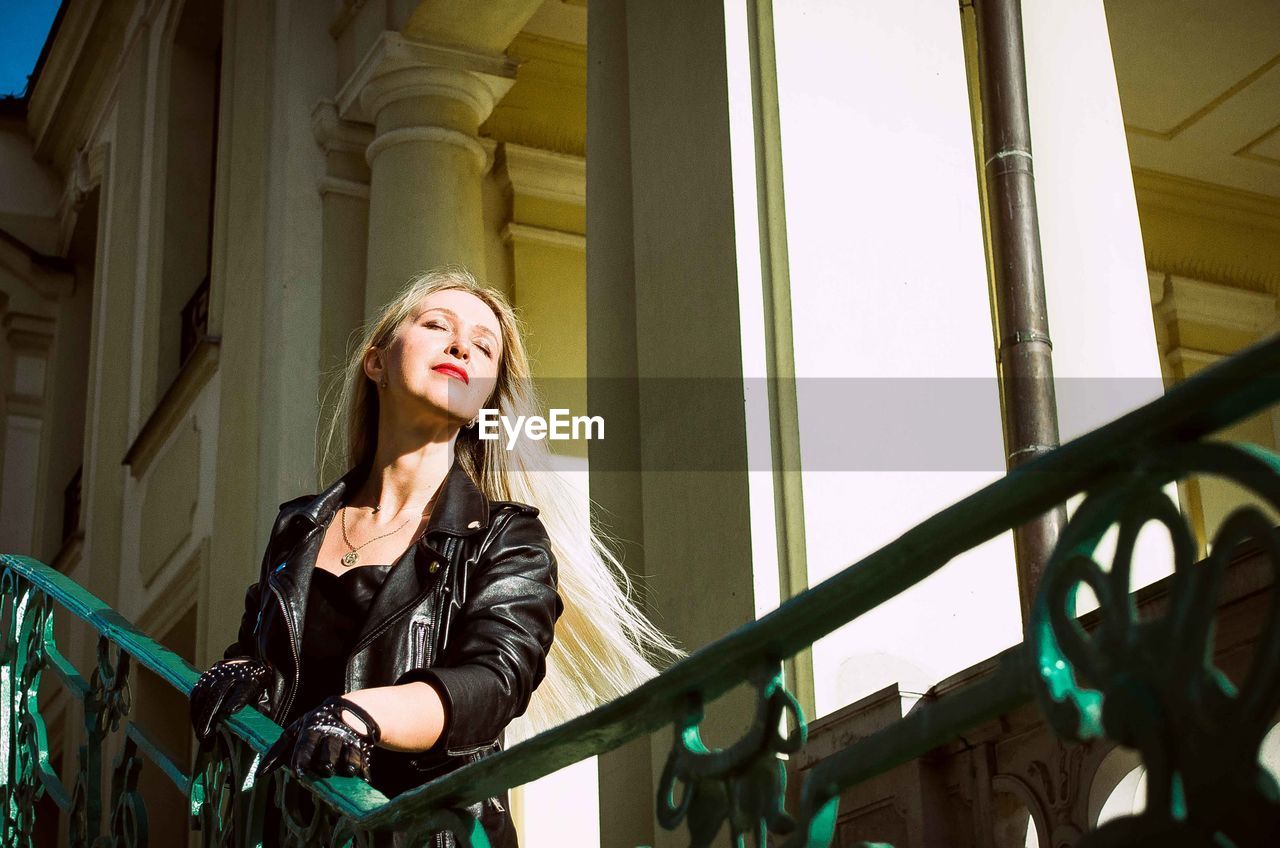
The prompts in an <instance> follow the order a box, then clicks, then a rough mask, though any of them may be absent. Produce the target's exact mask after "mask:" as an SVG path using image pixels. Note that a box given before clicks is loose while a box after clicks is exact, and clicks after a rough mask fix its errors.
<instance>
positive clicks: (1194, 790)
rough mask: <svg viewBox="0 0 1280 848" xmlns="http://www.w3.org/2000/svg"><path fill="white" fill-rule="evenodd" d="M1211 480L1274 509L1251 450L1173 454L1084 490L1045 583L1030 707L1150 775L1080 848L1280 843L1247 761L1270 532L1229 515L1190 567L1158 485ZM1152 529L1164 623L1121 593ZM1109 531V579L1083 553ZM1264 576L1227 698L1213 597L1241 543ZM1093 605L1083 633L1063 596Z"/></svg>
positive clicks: (1247, 513)
mask: <svg viewBox="0 0 1280 848" xmlns="http://www.w3.org/2000/svg"><path fill="white" fill-rule="evenodd" d="M1192 475H1217V476H1221V477H1225V478H1227V479H1228V480H1231V481H1232V482H1234V483H1236V484H1238V485H1240V486H1243V487H1244V488H1246V489H1248V490H1249V491H1250V492H1251V493H1253V494H1254V495H1255V496H1256V497H1257V498H1258V499H1259V500H1261V501H1262V502H1263V503H1265V504H1267V505H1269V506H1270V507H1271V508H1272V509H1274V510H1277V511H1280V457H1277V456H1276V455H1274V454H1271V453H1269V452H1266V451H1264V450H1262V449H1260V448H1257V447H1254V446H1249V445H1229V444H1225V443H1213V442H1206V443H1199V444H1188V445H1181V446H1176V447H1170V448H1168V449H1166V450H1162V451H1160V452H1158V453H1154V454H1152V455H1150V456H1147V457H1144V458H1142V459H1140V460H1139V462H1138V463H1137V466H1136V468H1135V469H1134V470H1133V471H1131V472H1127V473H1124V474H1121V475H1117V476H1116V477H1114V478H1113V479H1112V480H1111V481H1110V482H1109V483H1108V484H1107V485H1105V486H1103V487H1100V488H1098V489H1096V490H1091V491H1090V492H1089V494H1088V497H1087V498H1086V500H1085V501H1084V503H1083V504H1081V506H1080V507H1079V509H1078V510H1077V511H1076V513H1075V515H1074V516H1073V517H1072V519H1071V521H1070V523H1069V524H1068V526H1067V528H1066V530H1065V531H1064V533H1063V535H1062V538H1061V539H1060V540H1059V542H1058V546H1057V549H1056V550H1055V552H1054V555H1053V557H1052V559H1051V560H1050V563H1049V565H1048V568H1047V569H1046V573H1045V577H1044V583H1043V585H1042V587H1041V591H1040V595H1039V598H1038V599H1037V603H1036V607H1035V610H1034V612H1033V617H1032V621H1031V625H1030V635H1029V638H1028V641H1029V643H1030V644H1031V646H1032V649H1033V651H1034V655H1035V657H1036V658H1037V661H1038V671H1039V684H1040V685H1039V688H1038V694H1039V697H1040V701H1041V704H1042V706H1043V707H1044V709H1045V712H1046V714H1047V716H1048V718H1049V721H1050V724H1051V725H1052V726H1053V728H1054V730H1055V731H1056V732H1057V733H1058V734H1059V735H1061V736H1063V737H1065V738H1068V739H1076V740H1085V739H1092V738H1096V737H1099V736H1104V735H1105V736H1107V737H1110V738H1112V739H1114V740H1116V741H1117V742H1119V743H1120V744H1122V745H1125V746H1128V747H1131V748H1136V749H1137V750H1138V752H1139V753H1140V755H1141V757H1142V760H1143V763H1144V764H1145V765H1146V767H1147V781H1148V798H1147V805H1146V809H1145V811H1144V812H1142V813H1141V814H1139V815H1136V816H1129V817H1126V818H1122V819H1118V820H1115V821H1113V822H1109V823H1107V824H1106V825H1104V826H1103V827H1101V828H1099V829H1098V830H1097V831H1095V832H1093V833H1092V834H1090V835H1088V836H1087V837H1085V839H1084V841H1082V843H1081V845H1082V846H1087V848H1112V846H1115V848H1119V846H1130V845H1203V846H1222V845H1232V846H1236V848H1246V847H1247V846H1257V848H1262V846H1274V845H1280V787H1277V784H1276V781H1275V779H1274V778H1272V777H1271V775H1270V774H1269V773H1268V772H1266V771H1265V770H1264V769H1263V768H1262V767H1261V766H1260V764H1259V762H1258V754H1259V748H1260V746H1261V743H1262V739H1263V736H1264V735H1265V733H1266V731H1267V727H1268V725H1269V724H1270V722H1271V721H1273V720H1274V717H1275V715H1276V712H1277V709H1280V534H1277V532H1276V529H1275V527H1274V525H1273V522H1272V520H1270V519H1269V518H1268V517H1267V516H1266V515H1265V514H1264V513H1263V512H1262V511H1261V510H1260V509H1259V508H1257V507H1254V506H1245V507H1241V508H1239V509H1237V510H1236V511H1235V512H1233V513H1232V514H1231V515H1229V516H1228V517H1227V519H1226V520H1225V521H1224V522H1223V523H1222V525H1221V527H1220V528H1219V530H1218V531H1217V533H1216V535H1215V537H1214V539H1213V542H1212V546H1211V550H1210V554H1209V557H1208V560H1207V561H1206V562H1204V563H1203V564H1202V565H1201V566H1199V567H1197V566H1196V565H1195V560H1196V547H1195V542H1194V539H1193V536H1192V532H1191V529H1190V527H1189V526H1188V524H1187V521H1186V519H1184V518H1183V516H1182V515H1181V514H1180V513H1179V512H1178V508H1177V505H1176V504H1175V503H1174V502H1173V501H1172V500H1170V498H1169V497H1168V496H1167V495H1166V494H1165V493H1164V491H1163V490H1162V487H1163V486H1164V485H1166V484H1167V483H1168V482H1170V481H1171V480H1173V479H1177V478H1181V477H1187V476H1192ZM1150 522H1156V523H1157V524H1159V525H1162V526H1163V527H1164V528H1165V529H1166V530H1167V531H1168V533H1169V536H1170V539H1171V540H1172V544H1173V559H1174V576H1173V579H1172V586H1171V591H1170V604H1169V609H1168V611H1167V613H1166V614H1165V615H1163V616H1162V617H1160V618H1159V619H1156V620H1139V619H1138V617H1137V612H1136V608H1135V605H1134V602H1133V599H1132V596H1131V595H1130V593H1129V578H1130V571H1131V564H1132V563H1131V561H1132V557H1133V551H1134V546H1135V542H1136V540H1137V537H1138V533H1139V531H1140V530H1141V529H1142V528H1143V527H1144V526H1146V525H1147V524H1148V523H1150ZM1113 525H1118V529H1119V535H1118V538H1117V542H1116V549H1115V554H1114V557H1113V559H1112V562H1111V564H1110V568H1107V569H1104V568H1103V567H1102V565H1101V564H1100V563H1099V562H1098V561H1097V558H1096V556H1095V552H1096V550H1097V548H1098V545H1099V543H1100V541H1101V540H1102V537H1103V535H1104V534H1105V533H1106V532H1107V531H1108V530H1109V529H1110V528H1111V527H1112V526H1113ZM1245 544H1250V545H1256V546H1259V547H1260V548H1261V550H1262V553H1263V558H1264V559H1265V561H1266V562H1267V563H1268V564H1269V565H1270V568H1271V570H1272V578H1273V582H1272V585H1271V588H1270V590H1269V591H1270V597H1271V599H1270V615H1269V617H1268V619H1267V623H1266V626H1265V630H1264V632H1263V633H1262V635H1261V637H1260V640H1259V643H1258V648H1257V652H1256V654H1255V656H1254V657H1253V660H1252V665H1251V667H1250V670H1249V672H1248V674H1247V676H1246V677H1245V678H1244V680H1242V681H1241V683H1240V685H1239V687H1237V686H1236V685H1234V684H1233V683H1232V682H1231V681H1230V680H1228V679H1227V677H1226V676H1225V675H1224V674H1222V672H1221V671H1219V670H1218V669H1217V668H1216V667H1215V666H1214V664H1213V661H1212V649H1213V628H1214V620H1213V616H1214V610H1215V602H1216V596H1217V593H1218V589H1219V585H1220V583H1221V581H1222V576H1223V572H1224V569H1225V567H1226V565H1227V563H1228V562H1229V561H1230V559H1231V558H1232V556H1233V555H1234V554H1236V553H1238V552H1239V550H1240V548H1241V546H1242V545H1245ZM1082 585H1083V586H1087V587H1088V588H1089V589H1090V590H1092V591H1093V593H1094V595H1095V596H1096V597H1097V600H1098V603H1099V607H1100V616H1101V622H1100V624H1099V626H1098V628H1097V629H1096V631H1095V632H1093V633H1086V632H1085V630H1084V629H1083V628H1082V627H1081V625H1080V624H1079V622H1078V621H1077V620H1076V616H1075V608H1076V607H1075V601H1076V594H1077V591H1078V589H1079V587H1080V586H1082Z"/></svg>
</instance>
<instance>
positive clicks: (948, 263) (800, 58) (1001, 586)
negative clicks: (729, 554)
mask: <svg viewBox="0 0 1280 848" xmlns="http://www.w3.org/2000/svg"><path fill="white" fill-rule="evenodd" d="M774 15H775V18H776V31H777V55H778V77H779V80H778V82H779V92H780V99H781V117H782V144H783V167H784V171H785V179H786V203H787V229H788V245H789V250H790V260H791V291H792V308H793V313H794V331H795V350H796V366H797V372H798V374H799V378H800V386H799V400H800V415H801V440H802V451H803V454H804V467H805V473H804V502H805V503H804V506H805V516H806V520H805V532H806V534H807V544H808V557H809V575H810V582H811V584H813V583H817V582H818V581H820V580H822V579H824V578H826V577H828V576H830V575H831V574H833V573H834V572H836V571H838V570H840V569H841V568H843V567H844V566H846V565H848V564H850V563H852V562H855V561H857V560H858V559H860V558H861V557H863V556H865V555H866V554H869V553H871V552H872V551H874V550H876V549H878V548H880V547H882V546H883V545H884V544H886V543H888V542H890V541H892V540H893V539H894V538H895V537H896V536H897V535H899V534H900V533H902V532H903V531H905V530H907V529H909V528H910V527H912V526H914V525H916V524H918V523H919V522H920V521H922V520H924V519H925V518H927V517H928V516H929V515H931V514H933V513H935V512H937V511H938V510H940V509H942V508H944V507H946V506H948V505H950V504H952V503H954V502H955V501H957V500H959V499H960V498H961V497H963V496H965V495H967V494H969V493H971V492H972V491H974V490H975V489H978V488H980V487H982V486H983V485H985V484H987V483H989V482H991V481H993V480H995V479H997V478H998V477H999V476H1001V474H1002V473H1003V470H1004V469H1003V461H1002V455H1003V452H1002V443H1001V424H1000V415H999V400H998V394H997V391H996V385H995V362H994V356H993V347H992V346H993V339H992V330H991V317H990V305H989V300H988V294H987V278H986V271H985V266H984V258H983V241H982V231H981V226H980V221H979V209H978V194H977V178H976V171H975V166H974V154H973V148H972V133H971V130H970V119H969V106H968V96H967V92H966V78H965V67H964V55H963V42H962V39H961V32H960V16H959V12H958V11H957V9H956V6H955V4H954V3H951V2H946V0H908V2H900V3H892V4H872V3H847V2H821V0H797V2H788V3H785V4H783V3H779V4H775V6H774ZM1019 627H1020V624H1019V613H1018V597H1017V586H1016V581H1015V577H1014V567H1013V552H1012V542H1011V538H1010V536H1009V534H1005V535H1003V536H1001V537H998V538H997V539H994V540H992V541H990V542H989V543H987V544H985V545H983V546H981V547H979V548H977V549H975V550H973V551H970V552H967V553H966V554H964V555H962V556H960V557H958V558H957V559H956V560H955V561H953V562H952V563H951V564H949V565H948V566H946V567H945V568H944V569H943V570H942V571H940V572H939V573H937V574H936V575H934V576H933V577H931V578H929V579H928V580H926V581H925V582H923V583H921V584H919V585H918V586H916V587H914V588H913V589H911V590H910V591H908V592H907V593H905V594H904V595H902V596H900V597H899V598H898V599H896V600H894V601H892V602H890V603H888V604H885V605H883V606H881V607H880V608H878V609H877V610H875V611H873V612H872V613H870V614H868V615H866V616H864V617H863V618H862V619H860V620H858V621H855V622H853V623H851V624H850V625H847V626H846V627H844V628H842V629H841V630H839V631H837V632H836V633H834V634H832V635H831V636H829V637H827V638H826V639H823V640H821V641H820V642H818V643H817V644H816V645H815V647H814V665H815V677H816V702H817V712H818V714H819V715H821V714H824V713H827V712H830V711H832V710H833V709H835V708H837V707H839V706H841V705H843V704H846V703H849V702H850V701H852V700H855V699H857V698H859V697H862V696H864V695H867V694H869V693H871V692H873V691H875V690H877V689H879V688H881V687H883V686H884V685H887V684H889V683H893V682H900V683H901V684H902V686H903V688H904V689H906V690H908V691H917V692H921V691H924V689H925V688H926V687H927V686H929V685H931V684H932V683H934V682H936V681H937V680H939V679H940V678H942V677H944V676H946V675H947V674H949V673H951V672H954V671H958V670H960V669H962V668H964V667H966V666H968V665H969V664H971V663H974V662H976V661H979V660H981V659H984V658H985V657H988V656H990V655H991V654H993V653H995V652H996V651H998V650H1000V649H1002V648H1004V647H1006V646H1008V645H1011V644H1014V643H1016V642H1017V641H1019V640H1020V638H1021V636H1020V631H1019Z"/></svg>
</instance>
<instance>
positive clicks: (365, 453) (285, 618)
mask: <svg viewBox="0 0 1280 848" xmlns="http://www.w3.org/2000/svg"><path fill="white" fill-rule="evenodd" d="M521 335H522V333H521V328H520V326H519V322H518V319H517V318H516V316H515V314H514V312H513V310H512V309H511V307H510V306H509V305H508V304H507V303H506V302H505V300H504V299H503V298H502V297H501V296H500V295H499V294H497V293H496V292H494V291H492V290H490V289H488V288H486V287H484V286H481V285H480V284H479V283H477V282H476V280H475V279H474V278H473V277H472V276H471V275H470V274H467V273H466V272H464V271H460V270H456V269H445V270H442V271H435V272H430V273H427V274H424V275H422V276H420V277H418V278H417V279H415V280H413V281H412V282H410V284H409V285H407V286H406V287H405V289H404V290H403V291H402V292H401V293H400V294H399V295H398V296H397V297H396V298H395V299H394V300H393V301H392V302H391V303H389V304H388V305H387V306H386V308H385V309H383V311H382V313H381V315H380V316H379V317H378V318H377V319H376V320H375V321H373V322H372V324H371V325H370V326H369V327H368V329H367V330H366V332H365V334H364V337H363V339H362V340H361V343H360V344H359V345H358V346H357V348H356V349H355V351H354V353H353V356H352V358H351V359H350V361H349V362H348V364H347V367H346V369H345V372H344V377H343V381H342V385H341V390H340V396H339V399H338V403H337V408H336V411H335V415H334V418H333V420H332V422H331V426H330V428H329V433H328V439H327V442H326V446H327V447H326V462H324V463H322V466H327V465H329V464H330V460H331V458H332V457H333V454H334V451H333V446H334V444H335V443H338V444H341V445H343V446H344V448H345V450H344V452H343V453H342V454H341V455H340V456H339V457H338V459H339V460H340V461H341V462H342V465H343V467H345V468H348V469H349V470H348V471H347V472H346V473H345V474H343V475H342V477H341V478H340V479H338V480H337V481H336V482H334V483H332V484H331V485H330V486H328V487H327V488H326V489H324V491H323V492H321V493H320V494H318V495H306V496H303V497H300V498H296V499H294V500H292V501H289V502H287V503H285V504H283V505H282V506H281V509H280V513H279V515H278V516H277V518H276V521H275V525H274V527H273V529H272V531H271V536H270V539H269V540H268V543H267V548H266V552H265V554H264V556H263V562H262V568H261V574H260V576H259V580H258V582H257V583H256V584H254V585H253V586H251V587H250V588H249V591H248V593H247V595H246V598H245V611H244V616H243V619H242V621H241V624H240V632H239V637H238V638H237V640H236V642H235V643H234V644H232V645H231V646H230V647H229V648H228V649H227V651H226V653H225V657H226V659H224V660H223V661H221V662H218V663H215V664H214V666H213V667H212V668H210V669H209V671H207V672H205V673H204V674H203V675H202V676H201V677H200V680H199V682H198V683H197V684H196V687H195V689H194V690H193V692H192V695H191V712H192V723H193V725H194V727H195V731H196V735H197V737H198V738H199V739H200V740H201V743H202V744H205V743H207V740H208V739H209V738H210V737H211V735H212V734H213V733H214V730H215V727H216V724H217V723H218V721H220V720H221V719H222V718H224V717H226V716H228V715H230V714H231V713H232V712H234V711H235V710H237V709H239V708H240V707H241V706H244V705H245V704H248V703H256V704H258V705H259V706H260V707H262V708H263V709H264V711H266V712H267V713H268V714H269V715H271V716H272V717H273V718H274V719H275V720H276V721H277V722H278V723H280V724H281V725H284V726H285V732H284V733H283V735H282V736H281V737H280V741H279V742H278V743H277V744H276V745H275V747H273V748H272V749H271V750H270V751H268V752H267V754H266V755H265V756H264V759H263V766H262V770H263V771H264V772H266V771H270V770H271V769H273V768H275V767H278V766H281V765H287V766H289V767H291V768H293V769H295V770H297V771H301V772H305V773H308V774H312V775H319V776H328V775H331V774H344V775H358V776H361V777H364V778H365V779H366V780H368V781H369V782H370V783H371V784H372V785H373V786H375V787H376V788H378V789H380V790H381V791H383V792H384V793H386V794H387V795H389V796H394V795H397V794H399V793H401V792H403V791H405V790H407V789H409V788H412V787H415V786H419V785H421V784H423V783H425V782H427V781H429V780H431V779H433V778H436V777H439V776H440V775H442V774H445V773H447V772H449V771H452V770H453V769H455V768H458V767H459V766H462V765H465V764H466V763H469V762H474V761H475V760H476V759H479V758H480V757H483V756H487V755H489V754H491V753H493V752H495V751H497V750H499V749H500V748H501V745H502V741H503V739H504V737H505V741H506V743H507V744H513V743H514V742H517V741H520V740H521V739H524V738H526V737H528V736H530V735H533V734H534V733H536V732H539V731H541V730H543V729H546V728H548V727H551V726H553V725H555V724H559V723H561V722H563V721H565V720H567V719H569V718H572V717H573V716H575V715H578V714H581V713H582V712H585V711H587V710H589V709H591V708H592V707H594V706H596V705H598V704H600V703H603V702H605V701H607V700H610V699H612V698H615V697H617V696H618V695H620V694H623V693H625V692H627V691H629V690H630V689H632V688H634V687H635V686H636V685H638V684H639V683H641V682H643V681H644V680H646V679H648V678H649V677H651V676H653V675H654V674H655V673H656V672H655V663H657V662H662V661H667V660H670V659H672V658H674V657H677V656H679V655H680V654H681V653H682V652H681V651H680V650H679V649H678V648H676V647H675V646H674V645H673V644H672V643H671V642H670V641H669V640H668V639H667V638H666V637H665V636H664V635H663V634H662V633H661V632H660V631H658V630H657V629H656V628H654V627H653V625H652V624H650V623H649V622H648V620H647V619H646V618H645V617H644V615H643V614H642V613H641V612H640V611H639V609H638V608H637V606H636V605H635V604H634V603H633V602H632V600H631V599H630V598H629V593H630V585H629V583H628V582H627V579H626V573H625V571H623V570H622V568H621V567H620V565H619V563H618V562H617V560H616V558H615V557H614V556H613V554H612V553H611V552H610V551H609V549H608V548H607V547H606V546H605V545H604V544H603V543H602V541H601V540H600V538H599V537H598V536H597V534H596V533H594V532H593V531H592V529H591V527H590V525H589V523H587V522H586V520H585V519H583V518H581V517H579V516H580V513H579V511H578V510H575V509H574V508H573V506H572V500H573V493H572V490H571V489H569V488H568V486H567V485H566V484H565V483H564V482H563V480H562V479H561V478H560V477H559V475H557V474H555V473H553V472H552V471H551V470H550V464H549V461H548V460H549V456H548V453H547V448H546V445H545V442H542V441H535V440H528V439H526V440H521V441H520V442H518V443H517V444H516V445H515V446H514V447H513V448H512V449H511V450H508V449H507V446H506V443H505V441H503V440H482V439H480V438H479V436H478V431H477V428H476V427H475V423H476V419H477V417H478V415H479V412H480V411H481V410H482V409H486V408H488V409H496V410H497V411H498V412H499V413H500V414H501V415H505V416H516V415H530V414H535V413H537V412H538V404H537V401H536V397H535V393H534V391H533V384H532V380H531V377H530V373H529V364H528V359H527V356H526V354H525V349H524V344H523V341H522V338H521ZM472 810H473V812H476V813H477V814H478V815H479V816H480V820H481V823H482V824H483V826H484V828H485V830H486V832H487V833H488V836H489V839H490V842H491V844H493V845H509V846H514V845H516V839H515V831H514V827H513V826H512V822H511V817H510V814H509V813H508V812H507V810H506V806H505V798H502V799H498V798H491V799H489V801H487V802H486V803H484V804H483V805H479V804H478V805H473V807H472Z"/></svg>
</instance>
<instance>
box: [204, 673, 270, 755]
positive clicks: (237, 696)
mask: <svg viewBox="0 0 1280 848" xmlns="http://www.w3.org/2000/svg"><path fill="white" fill-rule="evenodd" d="M270 675H271V667H270V666H268V665H267V664H266V663H264V662H262V660H258V659H254V658H252V657H235V658H234V659H229V660H221V661H220V662H216V663H214V664H213V665H212V666H210V667H209V670H208V671H206V672H205V673H204V674H202V675H200V679H199V680H197V681H196V685H195V687H194V688H192V690H191V727H192V728H193V729H194V730H195V733H196V739H197V740H198V741H199V742H200V745H201V747H204V746H205V745H207V744H208V743H209V742H210V740H212V738H213V731H214V728H215V727H217V725H218V722H220V721H222V720H223V719H224V718H226V717H227V716H229V715H231V714H232V713H234V712H235V711H236V710H238V709H240V708H241V707H243V706H245V705H246V704H249V703H253V702H256V701H258V699H259V698H260V697H261V696H262V695H263V694H264V693H265V692H266V691H267V681H268V680H269V679H270Z"/></svg>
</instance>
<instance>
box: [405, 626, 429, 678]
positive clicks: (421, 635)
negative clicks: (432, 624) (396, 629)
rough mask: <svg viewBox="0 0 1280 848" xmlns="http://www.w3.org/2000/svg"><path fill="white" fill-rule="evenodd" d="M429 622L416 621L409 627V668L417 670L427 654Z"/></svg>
mask: <svg viewBox="0 0 1280 848" xmlns="http://www.w3.org/2000/svg"><path fill="white" fill-rule="evenodd" d="M428 623H429V622H427V621H415V622H413V623H412V624H411V625H410V627H409V640H410V645H409V667H410V668H417V667H418V666H419V665H420V664H421V663H422V658H423V655H424V654H425V653H426V642H427V626H428Z"/></svg>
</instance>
